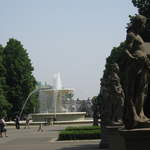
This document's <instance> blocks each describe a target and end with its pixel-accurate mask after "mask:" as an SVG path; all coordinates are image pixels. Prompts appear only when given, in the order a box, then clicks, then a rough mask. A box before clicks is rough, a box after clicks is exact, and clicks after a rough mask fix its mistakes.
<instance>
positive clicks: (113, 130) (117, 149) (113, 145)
mask: <svg viewBox="0 0 150 150" xmlns="http://www.w3.org/2000/svg"><path fill="white" fill-rule="evenodd" d="M121 128H122V126H108V127H107V131H108V133H109V149H110V150H124V146H123V145H124V140H123V138H122V137H121V135H120V134H119V130H120V129H121ZM133 150H134V149H133Z"/></svg>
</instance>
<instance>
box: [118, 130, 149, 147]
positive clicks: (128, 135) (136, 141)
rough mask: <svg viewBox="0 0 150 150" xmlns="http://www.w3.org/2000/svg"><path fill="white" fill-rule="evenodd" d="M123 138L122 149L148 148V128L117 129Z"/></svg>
mask: <svg viewBox="0 0 150 150" xmlns="http://www.w3.org/2000/svg"><path fill="white" fill-rule="evenodd" d="M119 134H120V136H121V137H122V139H123V140H124V143H123V144H122V147H123V149H122V150H134V149H135V150H148V149H150V128H141V129H132V130H125V129H122V130H120V131H119Z"/></svg>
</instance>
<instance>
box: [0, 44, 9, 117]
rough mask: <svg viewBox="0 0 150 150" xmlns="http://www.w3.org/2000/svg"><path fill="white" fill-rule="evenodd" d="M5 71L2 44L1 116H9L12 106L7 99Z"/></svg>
mask: <svg viewBox="0 0 150 150" xmlns="http://www.w3.org/2000/svg"><path fill="white" fill-rule="evenodd" d="M4 72H5V68H4V66H3V47H2V45H0V117H4V116H7V111H8V110H10V108H11V105H10V104H9V103H8V101H7V100H6V97H5V94H4V90H3V88H4V87H5V78H4Z"/></svg>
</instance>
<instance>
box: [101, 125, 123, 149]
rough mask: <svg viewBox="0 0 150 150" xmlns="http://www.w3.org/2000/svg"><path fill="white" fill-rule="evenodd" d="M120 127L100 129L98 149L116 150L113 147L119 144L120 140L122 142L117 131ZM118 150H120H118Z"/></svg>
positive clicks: (113, 126)
mask: <svg viewBox="0 0 150 150" xmlns="http://www.w3.org/2000/svg"><path fill="white" fill-rule="evenodd" d="M122 127H123V126H122V125H112V126H106V127H105V126H104V127H102V134H101V142H100V144H99V148H100V149H103V148H104V149H106V148H107V149H111V150H118V149H116V146H115V145H117V144H118V143H120V140H122V139H121V137H120V135H119V132H118V130H119V129H120V128H122ZM119 150H122V149H121V148H120V149H119Z"/></svg>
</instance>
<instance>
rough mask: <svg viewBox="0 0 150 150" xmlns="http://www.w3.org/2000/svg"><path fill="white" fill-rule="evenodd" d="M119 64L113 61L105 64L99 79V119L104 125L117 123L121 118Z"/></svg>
mask: <svg viewBox="0 0 150 150" xmlns="http://www.w3.org/2000/svg"><path fill="white" fill-rule="evenodd" d="M118 74H119V66H118V64H116V63H114V64H111V65H109V66H107V68H106V71H105V72H104V76H103V79H102V80H101V91H100V95H101V97H102V101H103V102H102V104H101V105H102V106H101V119H102V123H104V124H105V125H112V124H114V123H119V122H121V120H122V114H123V105H124V92H123V89H122V86H121V83H120V77H119V75H118Z"/></svg>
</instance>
